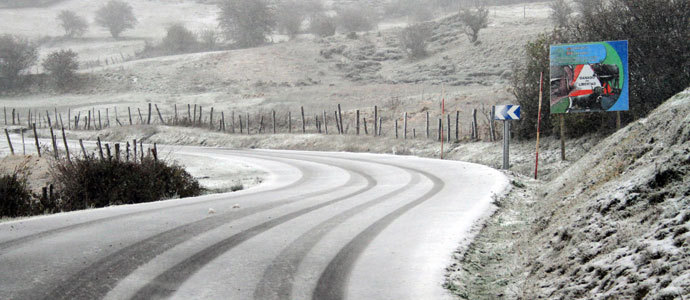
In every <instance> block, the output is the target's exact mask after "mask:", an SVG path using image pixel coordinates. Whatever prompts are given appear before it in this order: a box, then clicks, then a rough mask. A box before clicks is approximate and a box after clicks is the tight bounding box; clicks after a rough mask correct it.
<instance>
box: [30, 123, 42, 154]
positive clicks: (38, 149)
mask: <svg viewBox="0 0 690 300" xmlns="http://www.w3.org/2000/svg"><path fill="white" fill-rule="evenodd" d="M31 127H33V129H34V141H35V142H36V152H38V157H41V145H40V144H38V133H36V123H33V126H31Z"/></svg>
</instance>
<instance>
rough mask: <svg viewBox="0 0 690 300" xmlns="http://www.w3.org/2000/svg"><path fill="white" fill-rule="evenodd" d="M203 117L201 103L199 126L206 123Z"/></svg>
mask: <svg viewBox="0 0 690 300" xmlns="http://www.w3.org/2000/svg"><path fill="white" fill-rule="evenodd" d="M202 118H203V108H202V107H201V105H199V121H198V122H197V123H196V124H197V125H199V126H203V125H204V119H202ZM247 129H249V126H247Z"/></svg>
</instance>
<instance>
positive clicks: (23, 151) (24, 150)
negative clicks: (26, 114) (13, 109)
mask: <svg viewBox="0 0 690 300" xmlns="http://www.w3.org/2000/svg"><path fill="white" fill-rule="evenodd" d="M21 132H22V153H23V154H24V155H26V144H25V143H24V128H22V129H21Z"/></svg>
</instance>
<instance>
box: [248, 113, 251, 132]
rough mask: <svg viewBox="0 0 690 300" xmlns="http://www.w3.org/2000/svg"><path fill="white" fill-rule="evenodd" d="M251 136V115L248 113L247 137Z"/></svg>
mask: <svg viewBox="0 0 690 300" xmlns="http://www.w3.org/2000/svg"><path fill="white" fill-rule="evenodd" d="M249 134H251V127H249V113H247V135H249Z"/></svg>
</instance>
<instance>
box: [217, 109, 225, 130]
mask: <svg viewBox="0 0 690 300" xmlns="http://www.w3.org/2000/svg"><path fill="white" fill-rule="evenodd" d="M218 130H219V131H222V132H225V112H224V111H221V112H220V129H218Z"/></svg>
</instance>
